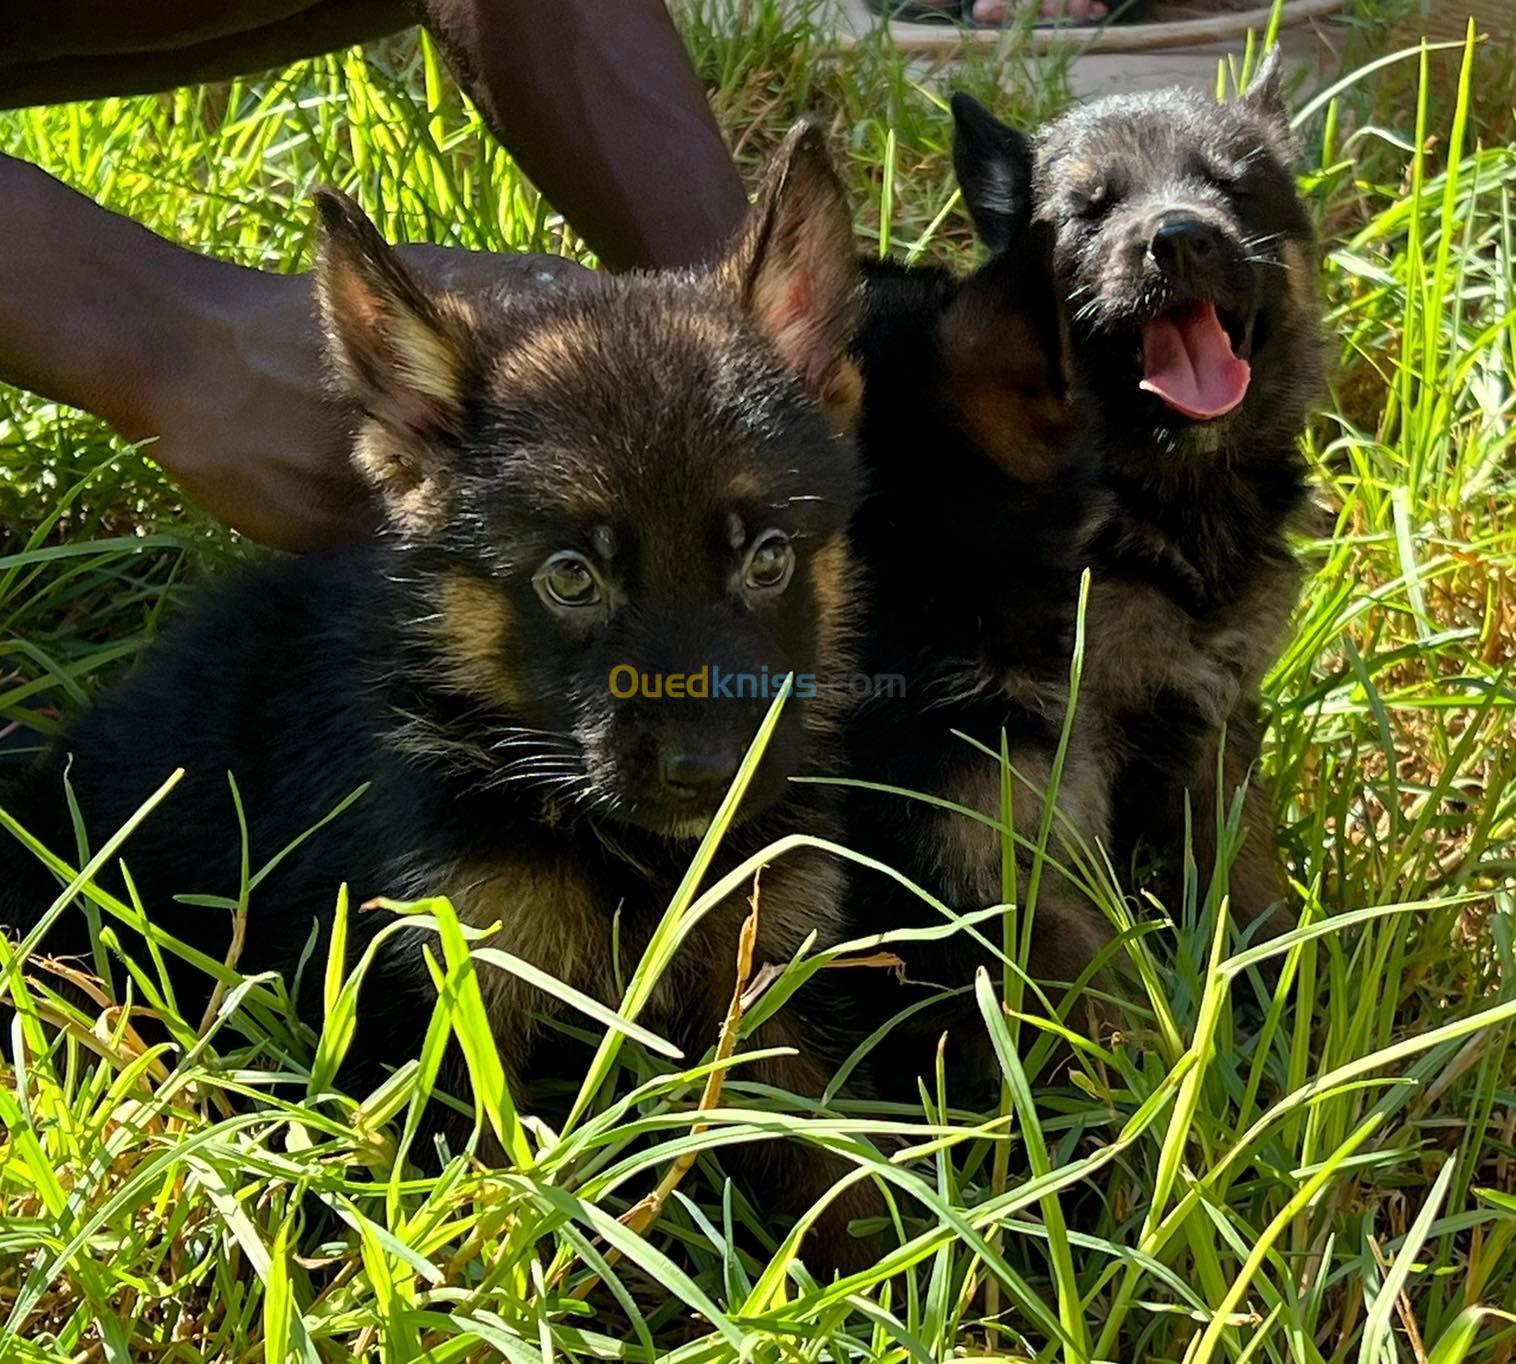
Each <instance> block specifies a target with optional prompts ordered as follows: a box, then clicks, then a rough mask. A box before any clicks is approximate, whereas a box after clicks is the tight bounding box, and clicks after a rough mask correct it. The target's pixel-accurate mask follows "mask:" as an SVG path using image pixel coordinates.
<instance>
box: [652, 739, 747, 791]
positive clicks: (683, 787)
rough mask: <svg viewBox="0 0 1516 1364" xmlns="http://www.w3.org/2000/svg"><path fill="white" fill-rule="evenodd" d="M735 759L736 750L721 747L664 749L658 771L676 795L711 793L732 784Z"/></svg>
mask: <svg viewBox="0 0 1516 1364" xmlns="http://www.w3.org/2000/svg"><path fill="white" fill-rule="evenodd" d="M737 761H738V759H737V754H736V753H735V752H733V751H728V750H723V749H672V750H665V751H664V753H663V755H662V756H661V757H660V758H659V767H658V773H659V776H660V777H661V778H662V779H663V784H664V786H666V787H667V788H668V789H669V790H670V791H672V792H673V793H674V794H675V795H680V796H697V795H698V796H710V795H715V794H717V793H719V792H721V791H725V790H726V788H727V787H728V786H730V785H731V784H732V778H733V777H735V776H736V775H737Z"/></svg>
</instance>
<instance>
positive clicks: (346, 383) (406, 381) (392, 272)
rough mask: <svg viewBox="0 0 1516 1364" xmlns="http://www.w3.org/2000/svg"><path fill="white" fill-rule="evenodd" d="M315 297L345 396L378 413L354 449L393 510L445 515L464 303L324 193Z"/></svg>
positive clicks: (464, 355)
mask: <svg viewBox="0 0 1516 1364" xmlns="http://www.w3.org/2000/svg"><path fill="white" fill-rule="evenodd" d="M315 201H316V208H317V211H318V212H319V214H320V217H321V230H320V236H319V239H318V242H317V247H316V293H317V297H318V299H319V301H320V307H321V324H322V329H323V331H324V332H325V334H326V351H327V357H328V360H329V362H330V364H331V367H332V371H333V376H334V378H335V380H336V382H337V385H338V387H339V388H340V389H341V390H342V392H343V395H344V396H345V397H347V398H349V399H351V400H352V401H353V402H354V403H356V404H357V405H358V407H360V408H361V409H362V410H363V412H364V413H365V415H367V416H368V417H369V418H370V423H371V424H370V425H369V426H368V427H366V428H365V430H364V431H363V432H361V433H360V435H359V439H358V442H357V445H356V447H355V450H354V462H355V463H356V464H357V466H358V468H359V471H360V472H361V473H362V474H363V475H364V476H365V477H366V478H367V479H368V480H369V482H370V483H372V484H373V485H374V487H375V488H376V489H377V490H378V492H379V493H380V494H381V496H382V497H383V499H384V502H385V505H386V506H387V508H388V509H389V511H390V512H391V515H392V516H393V517H395V518H396V519H397V520H399V521H401V522H403V523H404V522H409V523H415V522H416V521H417V520H418V519H424V518H423V513H425V516H426V517H427V518H429V517H432V516H435V515H437V514H439V513H440V509H441V506H442V502H443V498H442V489H443V485H444V484H445V482H446V479H447V474H448V465H449V452H448V449H447V445H448V437H449V436H450V435H452V434H454V433H455V432H456V430H457V426H458V423H459V421H460V420H461V417H462V414H463V407H464V389H465V384H466V378H467V374H468V372H469V368H470V361H469V356H470V353H471V351H470V339H469V337H470V332H469V327H468V325H467V318H466V317H464V316H463V315H462V312H463V311H466V306H465V305H464V304H462V303H461V301H459V300H457V299H454V298H451V297H450V296H445V295H444V296H440V297H433V296H432V295H431V294H429V293H427V292H426V291H425V290H424V289H422V287H421V286H420V285H419V284H418V283H417V282H416V281H415V279H413V278H412V276H411V274H410V272H409V271H407V270H406V268H405V267H404V266H403V265H402V264H401V263H400V260H399V257H398V256H397V255H396V253H395V252H394V250H393V249H392V248H391V247H390V246H389V245H388V244H387V243H386V242H385V240H384V238H383V237H381V236H380V235H379V232H378V229H377V228H375V227H374V225H373V223H371V222H370V221H369V220H368V218H366V217H365V216H364V213H363V210H362V209H360V208H359V207H358V205H357V204H355V203H354V202H353V201H352V200H351V199H349V198H348V197H347V195H345V194H341V193H339V192H337V191H336V190H330V189H322V190H317V191H316V195H315Z"/></svg>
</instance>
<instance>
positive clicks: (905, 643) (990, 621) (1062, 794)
mask: <svg viewBox="0 0 1516 1364" xmlns="http://www.w3.org/2000/svg"><path fill="white" fill-rule="evenodd" d="M1050 245H1051V241H1050V237H1049V235H1048V234H1047V232H1046V231H1045V229H1043V228H1041V227H1035V228H1034V227H1032V226H1031V225H1029V224H1028V225H1025V226H1024V227H1023V228H1022V229H1021V230H1020V231H1019V232H1018V233H1017V234H1016V235H1015V237H1014V239H1008V240H1007V243H1006V246H1007V250H1006V251H1004V252H1003V253H1001V254H1000V255H998V256H996V257H995V258H994V259H992V260H991V261H990V262H989V263H988V264H987V265H986V266H984V267H983V268H982V269H981V270H980V271H978V272H977V273H976V274H974V275H973V276H972V277H970V278H969V279H967V280H964V281H961V282H960V281H958V280H955V279H954V278H952V277H951V276H949V275H948V274H946V273H945V272H942V271H939V270H934V269H926V268H918V269H902V268H900V267H895V266H888V265H878V266H874V267H871V269H870V274H869V279H868V288H867V290H866V300H867V302H866V306H865V317H864V325H863V330H862V332H861V334H860V338H859V342H858V345H857V353H858V357H859V361H860V364H861V367H862V370H863V374H864V406H863V421H862V424H861V427H860V444H861V449H862V451H863V455H864V461H865V467H866V470H867V474H868V479H869V491H868V494H867V496H866V497H865V500H864V502H863V505H862V506H861V507H860V509H859V512H858V515H857V517H856V519H855V522H854V543H855V545H856V546H857V549H858V553H859V555H860V557H861V559H862V561H863V563H864V565H865V567H866V570H867V575H868V578H869V582H870V587H871V591H870V598H869V615H868V618H867V628H866V629H865V632H864V638H865V641H866V644H865V649H866V657H867V668H868V670H869V671H870V672H874V673H884V674H898V675H900V676H901V677H903V678H904V680H905V686H904V689H903V691H898V692H895V693H890V692H884V693H882V694H878V695H876V696H875V698H874V699H873V701H872V702H871V703H870V704H869V705H868V706H866V707H865V708H864V709H863V710H862V711H861V713H860V715H859V717H858V722H857V724H856V725H855V726H854V727H853V730H852V738H851V741H850V745H849V770H850V772H851V773H852V775H854V776H855V777H857V778H859V779H862V780H864V781H868V782H874V783H881V784H884V785H887V786H892V787H897V788H901V789H903V790H905V791H910V792H916V793H921V794H923V795H926V796H928V797H932V798H934V799H935V800H936V801H938V802H948V803H950V804H951V805H952V806H954V807H958V808H956V809H949V808H946V807H945V806H943V805H941V804H928V803H924V802H922V801H920V800H913V799H909V798H906V797H903V796H901V795H898V794H886V793H880V792H873V791H867V790H855V791H850V793H849V801H848V816H849V824H848V833H849V838H850V841H851V843H852V845H853V846H855V847H857V848H859V849H860V850H862V851H865V852H868V853H870V854H872V855H873V856H875V857H877V858H878V859H879V860H881V861H882V862H884V863H886V864H887V865H889V866H892V867H895V868H897V869H898V870H900V871H902V872H904V873H905V874H906V875H908V876H909V877H910V878H911V879H912V880H913V881H915V882H916V883H917V884H918V885H920V886H922V887H924V888H925V889H927V890H928V891H929V892H930V893H931V894H933V895H934V896H936V897H937V898H938V899H939V900H941V901H942V902H943V903H944V904H945V905H946V906H947V907H948V908H949V909H951V910H953V911H955V912H958V913H967V912H970V911H974V910H979V909H984V908H987V907H989V906H993V905H996V904H1001V903H1004V902H1005V899H1006V896H1005V892H1004V888H1003V885H1002V866H1001V864H1002V853H1001V837H1000V833H999V831H998V828H997V825H998V823H999V820H1000V816H1001V808H1002V807H1001V790H1000V786H1001V766H1000V763H999V761H998V760H997V759H996V758H995V757H992V756H989V755H987V754H986V753H985V752H984V751H983V750H982V749H979V748H975V747H974V746H973V745H971V744H970V743H969V742H967V741H966V740H965V739H964V738H960V737H958V736H959V735H967V736H969V737H970V738H972V739H973V740H975V741H977V742H978V743H979V744H981V745H984V746H985V747H987V748H988V749H989V750H990V752H991V753H992V754H994V753H998V752H999V751H1000V745H1001V736H1002V734H1003V735H1004V736H1005V739H1006V742H1007V744H1008V746H1009V752H1010V760H1011V765H1012V768H1013V770H1014V772H1015V774H1016V775H1015V779H1014V782H1013V807H1012V808H1013V821H1014V826H1015V830H1016V833H1017V834H1018V835H1019V836H1020V837H1021V838H1022V839H1024V840H1027V843H1023V844H1022V845H1021V846H1019V847H1018V852H1017V858H1016V861H1017V879H1018V883H1019V887H1020V889H1021V890H1022V892H1023V893H1024V891H1025V889H1026V887H1027V884H1028V877H1029V874H1030V871H1031V866H1030V861H1031V859H1030V855H1029V853H1028V851H1027V846H1028V843H1035V841H1036V839H1037V834H1038V828H1039V825H1040V822H1041V818H1042V811H1043V795H1044V793H1045V791H1046V789H1047V786H1048V781H1049V776H1050V773H1051V768H1052V760H1053V756H1054V754H1055V752H1056V750H1057V747H1058V742H1059V734H1060V731H1061V729H1062V727H1063V720H1064V715H1065V711H1066V703H1067V696H1068V678H1069V660H1070V653H1071V649H1072V644H1073V625H1074V619H1075V608H1076V603H1077V596H1078V582H1079V572H1080V558H1079V556H1080V551H1081V548H1082V545H1083V543H1084V541H1085V539H1086V537H1087V536H1088V534H1089V521H1090V517H1091V514H1092V509H1093V508H1094V507H1095V505H1096V502H1097V498H1096V495H1095V489H1094V481H1093V475H1094V467H1093V464H1092V461H1091V459H1090V458H1089V455H1088V452H1087V450H1086V448H1085V447H1084V446H1082V445H1081V444H1080V443H1079V442H1078V441H1077V440H1076V439H1075V437H1076V436H1077V433H1078V422H1077V417H1076V410H1075V408H1074V405H1073V404H1072V402H1071V401H1070V399H1069V396H1068V393H1067V391H1066V376H1065V373H1064V355H1063V346H1062V341H1061V337H1060V331H1059V310H1058V306H1057V300H1056V298H1055V296H1054V293H1053V288H1052V280H1051V274H1050V259H1049V250H1050ZM1057 804H1058V807H1059V809H1060V811H1061V818H1060V819H1059V820H1058V821H1057V823H1056V824H1055V830H1054V835H1053V839H1052V843H1051V846H1050V849H1049V854H1050V857H1051V858H1052V859H1053V860H1054V861H1057V862H1059V863H1062V864H1064V865H1067V863H1068V858H1067V856H1066V853H1067V849H1066V847H1065V846H1064V840H1063V834H1064V832H1065V831H1066V830H1070V829H1072V830H1074V831H1076V832H1077V833H1078V834H1079V835H1080V836H1081V837H1088V836H1090V835H1094V836H1097V837H1103V836H1105V834H1106V832H1107V826H1108V819H1109V815H1108V809H1107V799H1106V784H1105V780H1104V775H1103V773H1102V772H1101V771H1100V770H1099V767H1098V764H1097V755H1095V754H1091V753H1085V752H1082V751H1079V750H1077V749H1076V750H1075V751H1071V752H1070V753H1069V754H1068V756H1067V762H1066V765H1065V770H1064V774H1063V780H1062V783H1061V785H1060V787H1059V791H1058V795H1057ZM855 902H856V911H857V913H858V915H859V917H860V919H861V920H862V921H863V923H864V924H865V925H866V926H868V927H871V928H876V929H878V928H886V927H889V928H899V927H930V926H933V925H941V924H942V923H943V918H942V916H941V914H940V912H937V911H934V910H933V909H932V908H931V907H930V906H928V905H927V904H925V903H924V902H923V901H922V900H921V899H920V897H918V896H917V895H915V894H914V893H912V892H910V891H909V890H907V889H905V888H901V887H899V886H897V885H896V884H895V883H893V882H889V881H885V880H882V879H870V880H868V881H867V882H865V883H863V884H861V885H860V889H859V890H858V892H857V893H856V897H855ZM1033 923H1034V932H1033V934H1032V938H1031V944H1030V956H1029V962H1028V966H1029V971H1030V974H1031V975H1032V977H1033V978H1034V980H1036V981H1037V982H1038V984H1039V985H1040V986H1041V987H1043V988H1044V989H1045V991H1046V994H1047V999H1048V1003H1049V1004H1050V1005H1051V1006H1052V1007H1054V1008H1056V1007H1059V1006H1060V1004H1062V1003H1063V1002H1064V996H1065V993H1066V992H1065V989H1064V987H1066V986H1067V985H1069V984H1070V983H1072V982H1073V981H1074V980H1075V979H1076V978H1077V977H1078V976H1079V974H1080V973H1081V972H1082V971H1083V969H1084V968H1085V967H1086V966H1087V965H1088V964H1089V963H1090V960H1091V958H1092V957H1093V956H1094V955H1095V953H1096V952H1097V951H1098V950H1099V948H1100V946H1101V945H1102V944H1103V943H1104V942H1105V941H1106V940H1107V938H1108V931H1107V927H1106V923H1105V920H1104V918H1103V916H1102V915H1101V914H1100V913H1099V911H1098V910H1097V909H1096V908H1095V907H1094V906H1093V905H1092V904H1091V903H1090V902H1089V900H1088V899H1087V898H1086V896H1085V895H1084V893H1083V891H1082V890H1081V888H1080V886H1079V885H1078V884H1077V883H1076V882H1075V881H1074V880H1073V879H1072V878H1065V877H1064V876H1063V875H1062V874H1061V873H1060V872H1058V871H1056V870H1054V869H1052V868H1051V867H1049V868H1048V869H1047V871H1046V875H1045V879H1044V880H1043V882H1042V886H1041V892H1040V895H1039V897H1038V901H1037V904H1036V908H1035V916H1034V920H1033ZM980 932H981V933H982V934H983V935H984V936H983V938H982V939H979V940H976V939H975V938H974V937H973V936H971V935H969V934H967V933H963V932H960V933H958V934H955V935H954V936H952V937H951V938H947V939H942V940H938V941H925V942H912V943H910V944H902V945H900V946H898V947H897V948H896V949H895V950H896V951H897V952H899V953H900V954H901V955H902V957H903V959H904V961H905V971H904V977H905V980H904V983H903V984H900V983H885V984H879V985H877V986H876V988H874V989H872V990H871V991H870V997H871V998H870V1002H871V1005H872V1010H871V1012H872V1014H873V1015H874V1016H875V1019H876V1021H882V1020H883V1019H885V1018H888V1017H890V1016H892V1015H893V1014H895V1013H897V1012H899V1011H900V1010H902V1009H904V1008H906V1007H907V1006H908V1005H913V1004H918V1003H920V1004H922V1005H923V1007H922V1008H920V1009H919V1010H918V1011H917V1012H916V1013H914V1014H913V1015H912V1017H911V1019H910V1020H909V1021H908V1022H906V1023H904V1024H901V1025H899V1027H897V1029H896V1030H895V1031H894V1032H893V1033H892V1034H891V1037H890V1040H889V1042H888V1043H887V1044H885V1045H884V1046H883V1047H881V1049H880V1050H881V1055H882V1058H884V1060H883V1064H879V1065H877V1067H876V1069H877V1071H878V1074H879V1086H880V1088H881V1089H882V1090H884V1091H886V1092H891V1093H894V1094H895V1095H896V1096H897V1097H902V1098H910V1097H912V1096H913V1094H914V1090H915V1084H916V1077H917V1076H919V1075H930V1074H931V1070H932V1066H933V1064H934V1056H935V1052H936V1047H937V1043H938V1039H939V1037H940V1036H941V1035H942V1034H943V1033H944V1032H947V1033H948V1034H949V1043H950V1056H951V1059H952V1063H953V1064H952V1076H953V1078H952V1084H951V1089H952V1092H953V1095H954V1097H955V1098H956V1099H957V1100H959V1101H965V1100H973V1099H979V1098H984V1097H987V1096H988V1092H989V1091H988V1081H989V1077H992V1076H993V1075H995V1074H996V1073H997V1072H996V1070H995V1067H994V1063H993V1060H992V1058H991V1057H990V1056H989V1055H988V1053H987V1051H986V1049H985V1039H986V1034H985V1030H984V1026H983V1023H982V1021H980V1019H979V1018H978V1010H977V1007H976V1005H975V1003H974V1000H973V998H972V995H971V994H967V993H965V991H964V987H967V986H970V985H971V984H972V981H973V977H974V972H975V969H976V968H977V967H978V966H980V965H984V966H987V967H988V968H990V969H991V970H992V972H994V975H995V978H996V980H997V981H998V979H999V972H1000V970H1001V969H1002V968H1001V966H1000V965H999V959H998V957H997V955H996V949H998V948H999V947H1000V944H1001V937H1002V925H1001V924H1000V922H999V921H996V920H992V921H991V922H988V923H985V924H983V925H981V928H980ZM944 988H946V989H947V990H953V989H955V988H956V989H957V990H958V993H956V994H953V993H946V994H942V997H941V998H940V999H937V1000H936V1002H935V1003H933V1004H930V1005H927V1004H925V1001H926V1000H928V999H931V998H932V997H933V995H936V994H941V993H942V992H943V990H944ZM1027 998H1028V1002H1029V1007H1037V1005H1036V1004H1035V1003H1034V1002H1033V1001H1034V998H1035V997H1034V995H1033V994H1032V992H1028V996H1027ZM902 1057H903V1058H904V1064H902Z"/></svg>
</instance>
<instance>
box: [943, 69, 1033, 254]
mask: <svg viewBox="0 0 1516 1364" xmlns="http://www.w3.org/2000/svg"><path fill="white" fill-rule="evenodd" d="M952 106H953V170H954V171H955V172H956V173H957V176H958V187H959V188H960V189H961V190H962V191H963V199H964V202H965V203H966V204H967V205H968V208H969V216H970V217H972V218H973V220H974V226H975V227H976V228H977V229H978V230H979V236H980V239H981V240H982V241H983V242H984V244H985V245H986V246H987V247H989V249H990V253H991V254H992V255H997V256H998V255H999V254H1000V253H1001V252H1002V251H1006V250H1009V248H1010V246H1011V244H1012V243H1013V242H1015V241H1016V240H1017V239H1018V238H1019V237H1020V235H1021V234H1022V233H1023V232H1024V231H1025V230H1026V228H1027V227H1028V226H1029V225H1030V224H1031V221H1032V144H1031V143H1030V142H1029V141H1027V138H1026V136H1025V134H1023V133H1019V132H1017V131H1016V129H1014V128H1012V127H1010V126H1009V125H1008V124H1005V123H1002V122H1001V121H1000V120H999V119H998V118H996V117H995V115H994V114H992V113H991V112H990V111H989V110H988V109H986V108H985V107H984V105H982V104H981V103H979V101H978V100H976V99H974V98H973V96H971V95H965V94H963V93H962V92H959V93H958V94H956V95H954V96H953V100H952Z"/></svg>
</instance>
